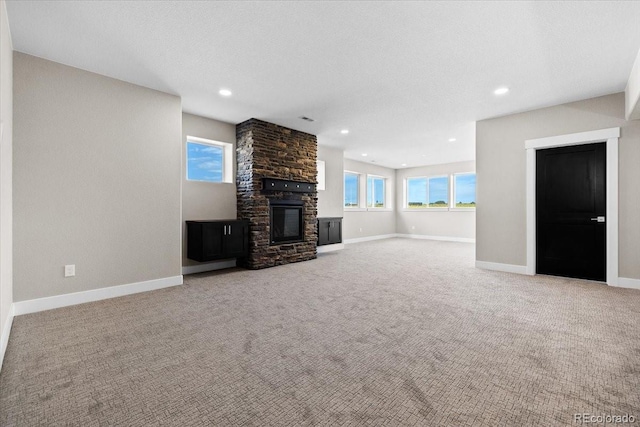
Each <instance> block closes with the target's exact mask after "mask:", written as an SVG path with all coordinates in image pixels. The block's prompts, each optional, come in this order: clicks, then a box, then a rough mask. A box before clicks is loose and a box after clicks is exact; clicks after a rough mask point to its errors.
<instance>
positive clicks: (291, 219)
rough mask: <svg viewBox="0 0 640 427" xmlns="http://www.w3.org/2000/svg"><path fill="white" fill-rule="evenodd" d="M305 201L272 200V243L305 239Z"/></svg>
mask: <svg viewBox="0 0 640 427" xmlns="http://www.w3.org/2000/svg"><path fill="white" fill-rule="evenodd" d="M303 205H304V202H302V201H301V200H271V201H270V208H271V209H270V211H271V244H272V245H278V244H280V243H293V242H303V241H304V221H303V219H304V216H303V213H304V212H303Z"/></svg>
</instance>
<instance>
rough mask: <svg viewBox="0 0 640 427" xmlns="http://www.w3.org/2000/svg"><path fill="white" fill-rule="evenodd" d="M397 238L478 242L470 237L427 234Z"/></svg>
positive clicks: (406, 235) (400, 235) (405, 235)
mask: <svg viewBox="0 0 640 427" xmlns="http://www.w3.org/2000/svg"><path fill="white" fill-rule="evenodd" d="M396 237H402V238H403V239H424V240H441V241H444V242H461V243H475V242H476V239H471V238H468V237H450V236H428V235H426V234H396Z"/></svg>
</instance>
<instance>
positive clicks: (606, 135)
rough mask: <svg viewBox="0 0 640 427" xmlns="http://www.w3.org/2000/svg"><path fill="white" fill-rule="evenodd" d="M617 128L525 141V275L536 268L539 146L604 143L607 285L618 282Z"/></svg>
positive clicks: (618, 131) (530, 273) (532, 272)
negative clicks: (605, 150)
mask: <svg viewBox="0 0 640 427" xmlns="http://www.w3.org/2000/svg"><path fill="white" fill-rule="evenodd" d="M619 137H620V128H619V127H616V128H608V129H601V130H594V131H589V132H580V133H572V134H568V135H558V136H552V137H549V138H539V139H529V140H527V141H525V149H526V153H527V162H526V164H527V167H526V169H527V170H526V174H527V175H526V176H527V184H526V197H527V199H526V200H527V207H526V209H527V242H526V246H527V266H526V274H529V275H533V274H535V271H536V255H535V253H536V226H535V221H536V153H535V150H537V149H542V148H555V147H565V146H570V145H582V144H593V143H599V142H606V147H607V212H606V216H607V225H606V227H607V284H609V285H611V286H616V284H617V282H618V138H619Z"/></svg>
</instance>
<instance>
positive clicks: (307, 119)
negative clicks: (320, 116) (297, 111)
mask: <svg viewBox="0 0 640 427" xmlns="http://www.w3.org/2000/svg"><path fill="white" fill-rule="evenodd" d="M298 118H299V119H302V120H304V121H306V122H315V120H313V119H312V118H310V117H307V116H300V117H298Z"/></svg>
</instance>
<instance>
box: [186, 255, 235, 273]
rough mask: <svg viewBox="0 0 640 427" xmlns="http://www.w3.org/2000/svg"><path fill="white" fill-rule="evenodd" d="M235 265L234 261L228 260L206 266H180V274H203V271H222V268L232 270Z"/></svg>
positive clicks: (209, 263)
mask: <svg viewBox="0 0 640 427" xmlns="http://www.w3.org/2000/svg"><path fill="white" fill-rule="evenodd" d="M236 265H237V263H236V259H235V258H234V259H229V260H224V261H217V262H208V263H206V264H198V265H184V266H182V274H196V273H204V272H205V271H214V270H222V269H224V268H233V267H235V266H236Z"/></svg>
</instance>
